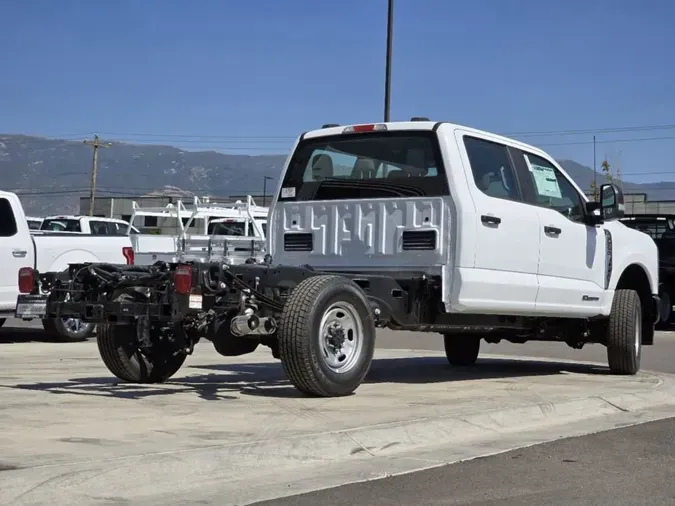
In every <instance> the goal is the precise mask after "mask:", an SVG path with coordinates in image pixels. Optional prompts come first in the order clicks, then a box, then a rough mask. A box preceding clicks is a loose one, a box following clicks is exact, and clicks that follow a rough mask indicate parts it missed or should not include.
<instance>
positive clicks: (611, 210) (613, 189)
mask: <svg viewBox="0 0 675 506" xmlns="http://www.w3.org/2000/svg"><path fill="white" fill-rule="evenodd" d="M625 212H626V206H625V204H624V200H623V192H622V191H621V188H619V187H618V186H617V185H615V184H613V183H606V184H603V185H602V186H601V187H600V216H602V219H603V220H604V221H610V220H619V219H621V218H623V216H624V214H625Z"/></svg>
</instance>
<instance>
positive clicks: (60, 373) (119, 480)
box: [0, 326, 675, 505]
mask: <svg viewBox="0 0 675 506" xmlns="http://www.w3.org/2000/svg"><path fill="white" fill-rule="evenodd" d="M24 327H25V326H24ZM427 337H429V336H406V335H401V336H392V335H389V334H384V335H383V336H381V339H380V344H381V346H388V348H385V347H381V348H379V349H378V351H377V360H376V361H375V363H374V365H373V368H372V371H371V374H370V375H369V377H368V379H367V381H366V383H365V384H364V385H363V386H362V387H361V388H360V389H359V390H358V391H357V394H356V395H353V396H350V397H347V398H341V399H311V398H305V397H302V396H300V395H299V394H298V393H297V392H296V391H295V390H294V389H293V388H292V387H291V386H290V385H289V384H288V382H287V381H286V379H285V377H284V375H283V371H282V369H281V366H280V364H279V362H277V361H274V360H272V359H271V356H270V354H269V353H267V351H266V350H265V351H260V352H256V353H254V354H251V355H247V356H243V357H237V358H229V359H226V358H223V357H220V356H219V355H217V354H216V353H215V352H214V351H213V350H212V348H211V346H210V345H209V344H208V342H207V343H202V344H200V345H199V346H198V348H197V350H196V351H195V354H194V355H193V356H192V357H189V359H188V361H187V362H186V365H185V366H184V367H183V369H182V370H181V371H179V373H178V374H177V375H176V376H175V377H174V378H172V380H170V381H169V382H168V383H166V384H162V385H129V384H119V383H118V382H117V381H116V380H115V379H114V378H113V377H112V376H111V375H110V373H109V372H108V371H107V370H106V369H105V367H104V366H103V364H102V363H101V361H100V359H99V357H98V353H97V347H96V345H95V342H94V341H93V340H90V341H89V342H84V343H69V344H65V343H50V342H42V341H44V340H45V336H44V333H42V332H41V331H39V330H30V329H28V330H27V329H24V330H18V331H17V330H14V329H12V328H11V327H10V328H7V329H3V330H2V331H1V336H0V342H4V343H5V344H2V345H0V350H1V352H0V406H2V407H3V413H4V415H5V416H4V417H3V419H4V429H3V431H2V434H1V435H0V445H1V447H2V448H3V452H2V457H1V458H0V469H1V470H2V472H0V484H1V485H2V487H0V503H1V504H44V503H45V502H49V503H50V504H68V505H71V504H73V505H74V504H120V503H125V502H133V503H134V504H188V503H194V502H195V501H203V502H202V503H203V504H249V503H251V502H253V501H258V500H264V499H272V498H276V497H282V496H286V495H289V494H295V493H301V492H306V491H310V490H315V489H321V488H325V487H330V486H336V485H342V484H344V483H351V482H355V481H361V480H370V479H374V478H381V477H383V476H389V475H396V474H399V473H404V472H411V471H417V470H420V469H424V468H428V467H434V466H438V465H442V464H445V463H451V462H456V461H458V460H463V459H467V458H473V457H477V456H481V455H485V454H490V453H494V452H495V451H505V450H509V449H512V448H519V447H522V446H524V445H531V444H535V443H539V442H545V441H550V440H552V439H556V438H558V437H563V436H575V435H583V434H587V433H589V432H595V431H599V430H605V429H610V428H614V427H617V426H625V425H630V424H633V423H641V422H645V421H650V420H658V419H661V418H664V417H668V416H672V415H674V414H675V407H674V406H675V377H674V376H670V375H669V374H664V373H661V372H652V371H648V372H644V373H641V374H639V375H638V376H635V377H612V376H609V375H608V374H607V371H606V368H605V367H604V364H603V363H599V364H593V363H585V362H583V361H582V360H579V361H577V362H575V363H571V362H566V361H564V360H562V359H553V360H551V359H549V360H543V359H532V358H530V359H522V358H517V357H514V356H509V355H508V349H506V350H504V349H502V350H501V351H502V352H503V351H506V352H507V353H502V354H501V355H491V354H490V353H489V352H490V351H491V350H487V352H486V353H487V354H486V355H483V357H482V358H481V359H480V362H479V364H478V366H477V367H475V368H471V369H464V370H458V369H452V368H450V366H448V365H447V362H446V360H445V358H444V356H443V354H442V353H440V352H438V351H435V350H433V349H431V350H401V349H398V350H396V349H392V346H401V343H400V342H396V341H395V339H403V340H410V339H411V338H414V339H416V342H417V344H418V345H419V344H420V343H421V342H422V341H424V340H425V339H426V338H427ZM663 340H664V341H663V342H668V343H670V342H671V341H672V339H671V338H670V337H668V336H666V337H664V338H663ZM429 342H430V343H434V342H435V341H429ZM668 346H670V345H668ZM429 347H433V344H430V345H429ZM653 349H656V347H654V348H653ZM518 350H519V351H521V353H522V351H525V347H519V348H518ZM579 358H580V359H581V358H582V357H581V356H579ZM584 358H585V357H584ZM261 473H262V474H263V475H264V476H265V479H264V480H261V479H260V476H261ZM223 497H227V498H228V499H227V502H223Z"/></svg>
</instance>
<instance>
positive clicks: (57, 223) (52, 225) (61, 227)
mask: <svg viewBox="0 0 675 506" xmlns="http://www.w3.org/2000/svg"><path fill="white" fill-rule="evenodd" d="M40 230H49V231H52V232H82V229H81V228H80V220H69V219H58V218H54V219H48V220H44V221H43V222H42V225H40Z"/></svg>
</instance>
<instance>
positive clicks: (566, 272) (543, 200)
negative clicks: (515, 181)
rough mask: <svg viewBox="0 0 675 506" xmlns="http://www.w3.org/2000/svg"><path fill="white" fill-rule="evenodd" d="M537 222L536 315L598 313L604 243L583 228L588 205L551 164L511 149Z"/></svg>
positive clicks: (600, 234) (599, 234)
mask: <svg viewBox="0 0 675 506" xmlns="http://www.w3.org/2000/svg"><path fill="white" fill-rule="evenodd" d="M514 151H516V153H517V157H518V158H519V160H518V163H517V165H519V166H520V168H521V169H522V171H523V172H525V173H526V176H524V177H523V180H524V181H526V182H527V183H529V184H527V183H526V184H527V186H529V191H528V192H527V193H528V194H529V195H528V196H527V198H528V201H529V202H530V203H531V204H534V205H536V206H537V207H538V213H539V221H540V224H541V225H540V226H541V230H540V232H539V233H540V250H539V269H538V271H537V273H538V281H539V292H538V293H537V299H536V304H535V311H536V312H537V313H540V314H547V313H550V314H555V313H559V314H560V313H562V314H565V315H570V316H580V317H585V316H594V315H597V314H599V313H600V311H601V308H602V305H603V303H604V297H605V272H606V268H607V266H606V258H605V251H606V243H605V241H606V238H605V230H604V227H603V226H602V225H597V226H588V225H586V224H585V223H584V219H585V216H586V204H585V203H586V200H585V199H584V198H583V197H582V195H581V193H580V192H579V190H577V188H576V187H575V186H574V184H572V182H571V181H570V179H569V178H568V177H567V175H566V174H564V173H563V172H562V171H561V170H560V169H559V168H558V167H557V166H556V165H555V164H554V163H553V162H552V161H551V160H548V159H546V158H543V157H541V156H538V155H535V154H533V153H529V152H525V151H522V150H514Z"/></svg>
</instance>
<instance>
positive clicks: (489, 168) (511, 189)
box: [464, 136, 520, 200]
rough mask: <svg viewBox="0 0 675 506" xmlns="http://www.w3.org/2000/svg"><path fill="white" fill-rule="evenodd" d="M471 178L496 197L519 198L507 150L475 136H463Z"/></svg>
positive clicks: (481, 189)
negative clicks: (471, 173)
mask: <svg viewBox="0 0 675 506" xmlns="http://www.w3.org/2000/svg"><path fill="white" fill-rule="evenodd" d="M464 146H465V147H466V153H467V155H468V156H469V163H470V164H471V171H472V172H473V180H474V181H475V183H476V186H477V187H478V189H480V191H482V192H483V193H485V194H486V195H489V196H490V197H495V198H498V199H507V200H520V193H519V191H518V187H517V183H516V176H515V171H514V170H513V165H512V164H511V158H510V157H509V153H508V150H507V148H506V146H504V145H503V144H499V143H496V142H492V141H487V140H484V139H477V138H475V137H469V136H465V137H464Z"/></svg>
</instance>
